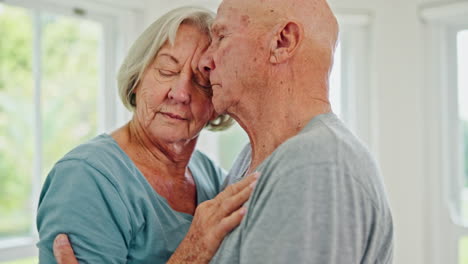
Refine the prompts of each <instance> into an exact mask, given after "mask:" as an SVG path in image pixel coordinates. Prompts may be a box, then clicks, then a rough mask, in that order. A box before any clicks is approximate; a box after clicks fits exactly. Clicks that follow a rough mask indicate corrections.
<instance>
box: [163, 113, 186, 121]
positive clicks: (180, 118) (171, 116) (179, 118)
mask: <svg viewBox="0 0 468 264" xmlns="http://www.w3.org/2000/svg"><path fill="white" fill-rule="evenodd" d="M161 114H163V115H165V116H167V117H170V118H172V119H177V120H182V121H185V120H187V118H183V117H181V116H180V115H176V114H173V113H166V112H161Z"/></svg>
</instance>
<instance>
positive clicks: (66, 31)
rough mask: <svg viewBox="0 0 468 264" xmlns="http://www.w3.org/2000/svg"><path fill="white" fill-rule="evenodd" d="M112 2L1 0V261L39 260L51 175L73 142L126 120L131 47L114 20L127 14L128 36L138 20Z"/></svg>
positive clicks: (85, 138) (76, 143)
mask: <svg viewBox="0 0 468 264" xmlns="http://www.w3.org/2000/svg"><path fill="white" fill-rule="evenodd" d="M85 2H86V1H83V3H85ZM83 6H86V4H83ZM109 7H110V6H109V5H106V6H105V8H102V7H99V6H98V5H96V4H94V5H93V7H90V8H82V7H71V6H66V5H64V6H59V5H51V4H47V3H42V1H16V0H4V1H3V2H0V36H1V37H0V216H1V217H0V262H1V263H3V262H2V261H13V260H18V261H20V260H21V261H22V262H12V263H34V262H35V261H36V262H37V260H35V257H34V256H35V255H36V254H37V250H36V246H35V243H36V241H37V234H36V225H35V212H36V208H37V200H38V196H39V191H40V188H41V184H42V182H43V180H44V179H45V177H46V176H47V173H48V172H49V171H50V169H51V168H52V166H53V165H54V163H55V162H56V161H57V160H58V159H59V158H61V157H62V156H63V155H64V154H66V152H67V151H69V150H71V149H72V148H73V147H74V146H76V145H78V144H80V143H82V142H84V141H86V140H88V139H90V138H92V137H94V136H96V135H97V134H98V133H101V132H103V131H108V130H110V129H112V128H114V127H117V126H118V125H119V124H117V120H119V119H120V120H121V121H124V117H119V116H117V114H116V113H117V112H119V111H120V113H122V114H124V113H125V112H124V111H122V110H121V109H119V107H121V108H123V107H122V106H120V105H119V104H117V102H118V100H117V98H118V95H117V88H116V84H115V81H114V80H115V72H116V69H117V66H118V65H117V63H116V59H115V58H116V57H122V56H121V54H122V53H124V52H125V48H126V47H127V46H128V45H126V44H127V43H123V41H122V40H121V39H120V38H119V35H118V34H117V33H115V32H116V30H114V26H115V25H116V24H118V22H121V21H120V20H119V19H120V18H123V17H125V18H127V20H126V23H127V25H126V27H123V28H124V29H122V31H123V32H120V33H122V34H126V32H125V28H127V29H128V28H129V24H130V25H131V24H132V23H131V22H130V21H129V20H128V19H129V16H130V15H129V14H127V13H128V12H127V11H123V12H122V13H118V12H117V11H115V10H114V13H109V12H110V11H109V9H112V8H109ZM100 8H102V10H104V11H102V12H100ZM126 12H127V13H126ZM128 42H130V41H128ZM124 115H125V114H124ZM127 116H128V114H127ZM125 121H126V120H125ZM31 257H32V259H31Z"/></svg>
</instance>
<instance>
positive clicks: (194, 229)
mask: <svg viewBox="0 0 468 264" xmlns="http://www.w3.org/2000/svg"><path fill="white" fill-rule="evenodd" d="M259 175H260V174H259V173H252V174H250V175H249V176H247V177H245V179H243V180H241V181H240V182H238V183H236V184H232V185H230V186H228V187H227V188H226V189H225V190H224V191H222V192H221V193H219V194H218V195H217V196H216V197H215V198H213V199H211V200H208V201H205V202H203V203H201V204H200V205H199V206H198V207H197V209H196V210H195V216H194V218H193V221H192V225H191V226H190V229H189V231H188V233H187V235H186V236H185V238H184V240H182V242H181V243H180V245H179V247H178V248H177V250H176V251H175V252H174V254H173V255H172V256H171V258H170V259H169V261H168V262H167V263H168V264H169V263H208V262H209V261H210V260H211V258H212V257H213V256H214V254H215V253H216V250H218V247H219V245H220V244H221V242H222V241H223V239H224V236H225V235H226V234H227V233H229V232H230V231H231V230H232V229H234V227H236V226H238V225H239V224H240V222H241V220H242V218H243V217H244V215H245V213H246V208H244V207H241V206H242V205H243V204H244V203H245V202H246V201H247V200H248V199H249V197H250V194H251V193H252V190H253V188H254V187H255V183H256V182H257V179H258V177H259ZM53 248H54V256H55V259H56V260H57V263H58V264H78V261H77V260H76V257H75V255H74V253H73V249H72V247H71V244H70V242H69V240H68V237H67V235H65V234H59V235H57V237H56V238H55V241H54V246H53Z"/></svg>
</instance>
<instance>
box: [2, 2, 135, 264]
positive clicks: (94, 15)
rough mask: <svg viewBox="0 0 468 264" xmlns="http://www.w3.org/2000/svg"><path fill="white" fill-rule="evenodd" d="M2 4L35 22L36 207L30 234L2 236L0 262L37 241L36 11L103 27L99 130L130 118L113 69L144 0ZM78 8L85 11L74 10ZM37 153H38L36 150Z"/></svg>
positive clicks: (32, 250)
mask: <svg viewBox="0 0 468 264" xmlns="http://www.w3.org/2000/svg"><path fill="white" fill-rule="evenodd" d="M0 3H2V4H7V5H11V6H17V7H21V8H26V9H28V11H30V12H31V19H32V21H33V25H32V26H33V34H34V37H33V51H34V52H33V55H32V56H33V73H32V74H33V75H32V76H33V78H34V82H33V83H34V88H33V89H34V90H35V95H34V96H35V98H34V101H35V128H34V129H35V132H34V133H35V136H34V137H35V146H34V149H35V153H36V154H35V155H34V156H35V158H34V159H35V160H34V161H33V162H34V164H33V166H34V167H33V173H32V175H31V180H32V182H33V184H32V194H31V205H32V208H33V210H34V212H33V217H32V219H31V226H32V228H31V230H32V232H31V234H30V235H29V236H25V237H14V238H11V239H3V240H0V262H3V261H12V260H15V259H22V258H27V257H34V256H37V255H38V250H37V248H36V245H35V244H36V242H37V241H38V234H37V230H36V225H35V218H36V210H37V201H38V197H39V193H40V189H41V185H42V175H41V171H42V168H41V166H42V160H41V157H42V144H41V143H42V135H41V131H42V128H41V123H40V121H38V120H40V117H41V106H40V104H41V102H40V90H41V68H40V64H41V57H40V55H41V52H40V51H41V47H40V41H38V40H39V39H40V37H41V36H40V34H41V32H40V31H41V30H40V24H39V23H38V22H40V21H39V14H40V12H44V11H45V12H53V13H55V14H58V15H65V16H71V17H78V18H85V19H89V20H93V21H95V22H98V23H100V24H101V25H102V27H103V41H102V44H101V47H100V50H101V58H100V64H101V65H100V66H101V67H102V68H103V70H104V71H103V72H102V73H101V76H100V84H99V95H98V100H97V101H98V133H102V132H105V131H111V130H113V129H115V128H117V127H119V126H121V125H123V124H124V123H125V122H128V120H129V119H130V116H131V115H130V112H129V111H128V110H126V109H125V108H124V107H123V105H122V103H121V102H120V99H119V96H118V93H117V82H116V78H115V76H116V72H117V69H118V66H119V65H120V63H121V61H122V60H123V58H124V56H125V54H126V51H127V50H128V49H129V47H130V44H131V41H133V39H135V38H136V36H137V35H136V34H137V33H138V32H140V31H141V26H140V25H141V24H142V18H143V17H144V5H143V1H134V2H132V3H129V2H127V1H123V0H112V1H111V0H83V1H80V3H79V4H77V3H76V1H71V0H0ZM76 8H79V9H81V10H85V12H86V13H85V14H84V15H78V14H77V12H75V10H76ZM38 153H39V154H38Z"/></svg>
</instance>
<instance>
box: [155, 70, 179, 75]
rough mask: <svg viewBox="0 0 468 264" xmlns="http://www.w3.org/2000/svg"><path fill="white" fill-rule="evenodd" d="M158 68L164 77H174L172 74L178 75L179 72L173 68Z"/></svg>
mask: <svg viewBox="0 0 468 264" xmlns="http://www.w3.org/2000/svg"><path fill="white" fill-rule="evenodd" d="M157 70H158V72H159V75H161V76H162V77H172V76H176V75H177V74H179V73H178V72H176V71H171V70H165V69H157Z"/></svg>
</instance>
